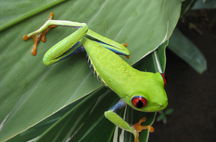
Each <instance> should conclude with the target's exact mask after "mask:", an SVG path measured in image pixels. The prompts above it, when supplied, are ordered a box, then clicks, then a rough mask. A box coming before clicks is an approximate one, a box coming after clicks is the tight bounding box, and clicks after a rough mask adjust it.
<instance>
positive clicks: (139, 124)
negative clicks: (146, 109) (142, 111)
mask: <svg viewBox="0 0 216 142" xmlns="http://www.w3.org/2000/svg"><path fill="white" fill-rule="evenodd" d="M145 121H146V117H143V118H141V119H140V120H139V121H138V122H137V123H135V124H134V125H133V128H134V129H135V130H136V134H134V137H135V138H134V142H139V133H140V132H142V131H143V130H148V131H149V132H151V133H152V132H154V127H152V126H151V125H147V126H143V125H142V123H143V122H145Z"/></svg>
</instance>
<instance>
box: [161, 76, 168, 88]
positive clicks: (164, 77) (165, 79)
mask: <svg viewBox="0 0 216 142" xmlns="http://www.w3.org/2000/svg"><path fill="white" fill-rule="evenodd" d="M161 76H162V77H163V81H164V86H166V84H167V77H166V75H165V73H161Z"/></svg>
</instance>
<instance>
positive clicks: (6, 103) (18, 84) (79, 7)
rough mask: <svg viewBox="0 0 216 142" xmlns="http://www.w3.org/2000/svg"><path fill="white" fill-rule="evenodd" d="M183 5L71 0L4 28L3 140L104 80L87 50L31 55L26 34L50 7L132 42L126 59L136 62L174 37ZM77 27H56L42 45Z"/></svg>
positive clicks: (175, 0) (0, 39)
mask: <svg viewBox="0 0 216 142" xmlns="http://www.w3.org/2000/svg"><path fill="white" fill-rule="evenodd" d="M38 7H40V6H38ZM180 7H181V3H180V1H179V0H172V1H169V0H158V1H148V0H143V1H139V0H134V1H127V2H126V1H125V0H119V1H115V0H109V1H101V0H92V1H85V0H79V1H78V0H73V1H72V0H70V1H66V2H64V3H62V4H61V5H58V6H56V7H54V8H52V9H50V10H49V11H46V12H43V13H41V14H38V15H37V16H34V17H32V18H30V19H28V20H25V21H24V22H22V23H20V24H17V25H15V26H13V27H11V28H10V29H8V30H4V31H3V32H1V33H0V43H1V47H0V68H1V71H0V78H1V81H0V90H1V92H0V100H1V103H0V112H1V114H0V141H5V140H8V139H10V138H12V137H14V136H16V135H17V134H20V133H22V132H24V131H25V130H27V129H29V128H31V127H33V126H34V125H36V124H37V123H39V122H41V121H43V120H45V119H46V118H48V117H49V116H51V115H52V114H54V113H56V112H58V111H59V110H61V109H62V108H64V107H66V106H67V105H69V104H71V103H73V102H75V101H77V100H79V99H81V98H83V97H84V96H86V95H88V94H90V92H93V91H94V90H96V89H97V88H99V87H100V86H102V84H101V83H99V82H98V81H97V80H96V79H95V77H94V76H93V75H92V73H91V72H90V71H89V68H88V64H87V63H86V59H85V58H84V56H85V55H84V54H81V55H76V56H73V57H69V58H68V59H66V60H64V61H62V62H60V63H58V64H54V65H52V66H50V67H46V66H44V65H43V64H42V62H41V60H42V55H43V54H44V53H45V51H46V50H47V48H40V50H39V52H38V56H37V57H32V56H31V55H30V53H29V51H30V48H29V47H30V46H31V45H32V42H31V41H29V42H24V41H22V40H21V39H22V36H23V35H24V34H26V33H28V32H31V31H33V30H35V29H36V28H38V27H39V25H41V24H43V22H44V21H45V19H46V18H47V16H48V15H49V12H50V11H54V12H55V13H56V17H57V18H56V19H65V20H74V21H80V22H87V23H88V25H89V27H90V28H91V29H93V30H95V31H97V32H99V33H101V34H102V35H105V36H107V37H109V38H111V39H114V40H116V41H119V42H122V43H123V42H128V43H129V49H130V51H131V58H130V59H129V60H127V61H128V62H129V63H130V64H134V63H135V62H137V61H139V60H140V59H142V58H143V57H145V56H147V55H148V54H150V53H151V52H152V51H154V50H155V49H157V48H158V47H159V46H160V45H161V44H162V43H163V42H164V41H166V40H167V39H169V37H170V36H171V34H172V31H173V29H174V27H175V25H176V23H177V20H178V18H179V14H180ZM17 8H18V7H17ZM14 10H15V9H14ZM5 17H6V16H5ZM2 20H6V19H4V18H3V19H2ZM73 31H74V30H73V29H70V28H68V29H66V28H56V29H55V30H52V31H51V32H50V33H49V34H48V41H47V43H46V44H40V47H42V46H44V47H51V46H52V45H54V44H55V43H56V42H57V41H59V40H60V39H62V38H63V37H65V36H67V35H68V34H70V33H71V32H73Z"/></svg>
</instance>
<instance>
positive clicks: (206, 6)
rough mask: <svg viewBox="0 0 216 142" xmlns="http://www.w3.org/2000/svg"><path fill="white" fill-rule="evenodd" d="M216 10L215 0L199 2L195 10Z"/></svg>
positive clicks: (198, 0)
mask: <svg viewBox="0 0 216 142" xmlns="http://www.w3.org/2000/svg"><path fill="white" fill-rule="evenodd" d="M214 8H216V1H215V0H197V1H196V3H195V4H194V6H193V9H214Z"/></svg>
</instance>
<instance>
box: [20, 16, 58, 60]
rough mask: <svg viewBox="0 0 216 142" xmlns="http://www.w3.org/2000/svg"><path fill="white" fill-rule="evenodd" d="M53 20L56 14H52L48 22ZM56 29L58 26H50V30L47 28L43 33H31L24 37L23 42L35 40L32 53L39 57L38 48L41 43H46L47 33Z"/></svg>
mask: <svg viewBox="0 0 216 142" xmlns="http://www.w3.org/2000/svg"><path fill="white" fill-rule="evenodd" d="M53 18H54V13H53V12H51V13H50V15H49V17H48V20H52V19H53ZM55 27H57V26H56V25H50V26H48V28H46V29H45V30H43V31H42V32H39V33H38V32H32V33H30V34H28V35H24V36H23V40H28V39H30V38H32V39H33V41H34V44H33V47H32V51H31V53H32V55H33V56H36V55H37V47H38V44H39V43H40V41H42V42H46V34H47V32H48V31H49V30H50V29H52V28H55Z"/></svg>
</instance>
